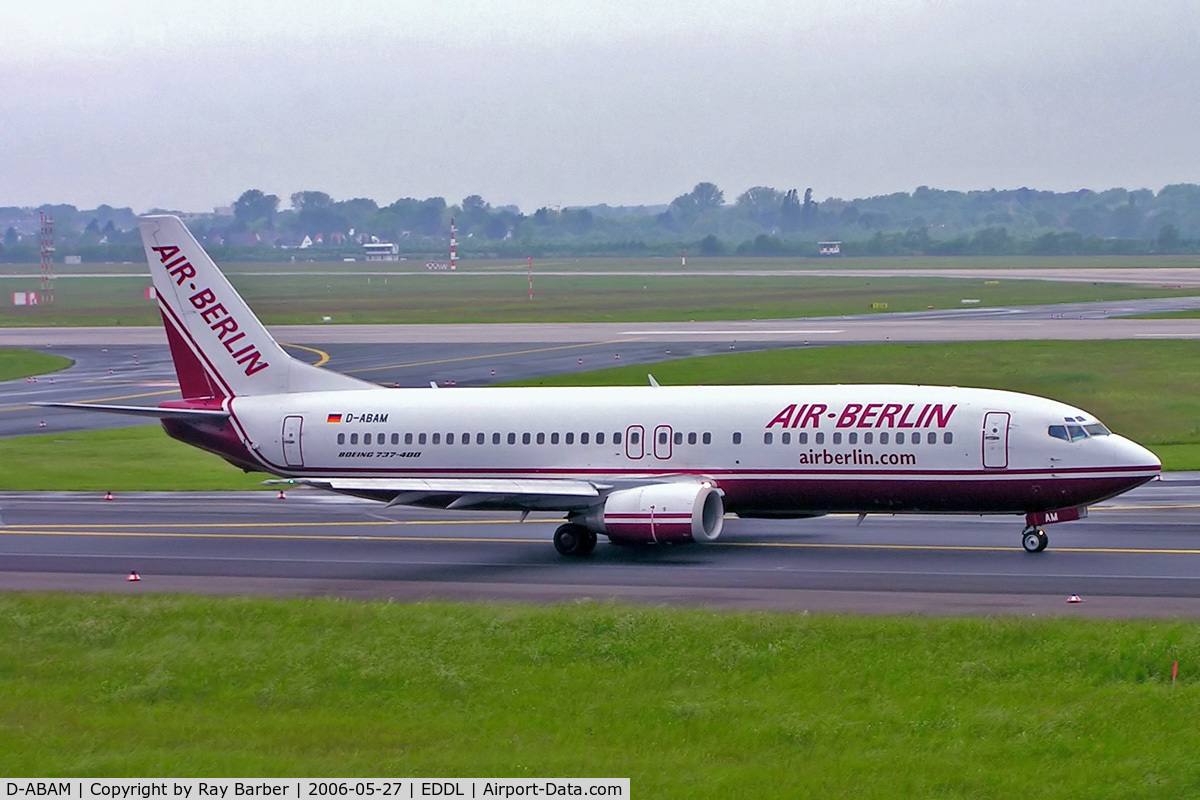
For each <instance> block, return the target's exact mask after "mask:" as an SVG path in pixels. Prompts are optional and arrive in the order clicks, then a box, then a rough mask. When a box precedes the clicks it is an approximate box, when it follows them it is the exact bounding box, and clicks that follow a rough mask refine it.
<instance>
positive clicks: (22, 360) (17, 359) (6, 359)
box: [0, 347, 71, 381]
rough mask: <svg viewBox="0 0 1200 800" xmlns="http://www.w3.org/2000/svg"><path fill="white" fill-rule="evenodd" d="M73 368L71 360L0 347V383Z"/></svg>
mask: <svg viewBox="0 0 1200 800" xmlns="http://www.w3.org/2000/svg"><path fill="white" fill-rule="evenodd" d="M69 366H71V360H70V359H67V358H63V357H62V356H54V355H50V354H49V353H36V352H34V351H32V350H22V349H19V348H12V347H0V381H11V380H16V379H17V378H28V377H29V376H31V375H45V374H46V373H48V372H58V371H59V370H60V369H66V368H67V367H69Z"/></svg>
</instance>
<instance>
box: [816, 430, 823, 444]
mask: <svg viewBox="0 0 1200 800" xmlns="http://www.w3.org/2000/svg"><path fill="white" fill-rule="evenodd" d="M813 441H815V442H816V443H817V444H825V434H824V433H818V434H817V435H816V436H814V437H813Z"/></svg>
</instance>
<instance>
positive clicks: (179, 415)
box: [30, 403, 229, 419]
mask: <svg viewBox="0 0 1200 800" xmlns="http://www.w3.org/2000/svg"><path fill="white" fill-rule="evenodd" d="M30 405H33V406H43V407H45V408H71V409H75V410H76V411H103V412H104V413H106V414H128V415H130V416H135V417H157V418H158V419H228V418H229V412H228V411H222V410H221V409H219V408H215V409H209V408H160V407H159V406H113V405H103V404H101V403H30Z"/></svg>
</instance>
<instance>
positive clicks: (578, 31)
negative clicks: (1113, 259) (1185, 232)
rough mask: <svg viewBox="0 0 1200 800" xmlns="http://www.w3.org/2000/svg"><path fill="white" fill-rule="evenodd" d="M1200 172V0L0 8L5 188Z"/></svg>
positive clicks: (93, 197)
mask: <svg viewBox="0 0 1200 800" xmlns="http://www.w3.org/2000/svg"><path fill="white" fill-rule="evenodd" d="M700 181H712V182H714V183H716V184H717V185H718V186H720V187H721V188H722V189H723V190H724V191H725V196H726V200H727V201H729V202H732V201H733V200H734V199H735V198H736V196H737V195H738V194H740V193H741V192H742V191H744V190H745V189H747V188H749V187H751V186H756V185H766V186H773V187H775V188H777V189H780V190H786V189H790V188H792V187H797V188H799V189H800V190H801V191H803V189H804V188H805V187H809V186H811V187H813V193H814V195H815V196H816V197H817V198H818V199H823V198H826V197H831V196H833V197H843V198H847V199H848V198H851V197H862V196H868V195H875V194H885V193H888V192H894V191H911V190H912V189H914V188H915V187H917V186H920V185H928V186H932V187H936V188H944V189H962V190H970V189H988V188H1016V187H1020V186H1030V187H1033V188H1038V189H1050V190H1055V191H1069V190H1074V189H1079V188H1084V187H1086V188H1092V189H1104V188H1110V187H1114V186H1123V187H1126V188H1131V189H1132V188H1140V187H1146V188H1150V189H1153V190H1155V191H1157V190H1158V189H1160V188H1162V187H1163V186H1164V185H1167V184H1170V183H1183V182H1189V183H1200V0H1155V1H1154V2H1152V3H1151V2H1148V3H1134V2H1128V0H1121V1H1119V2H1118V1H1116V0H1057V2H1047V0H995V2H987V1H986V0H978V1H977V2H970V1H969V0H943V1H942V2H934V1H933V0H929V1H923V0H909V1H908V2H893V1H892V0H873V1H871V2H868V0H791V2H787V1H785V2H775V1H774V0H728V1H726V0H653V1H651V2H647V0H595V1H594V2H572V1H571V0H558V1H557V2H554V1H550V2H536V1H534V0H480V1H479V2H456V1H455V0H443V1H442V2H437V1H436V0H434V1H430V2H426V0H394V1H389V0H380V1H379V2H356V1H354V0H347V1H344V2H339V3H336V4H334V3H328V2H311V1H310V0H286V2H251V1H250V0H234V1H233V2H227V1H226V0H205V1H204V2H96V1H93V2H66V1H65V0H55V1H54V2H41V3H36V2H32V1H31V0H25V1H24V2H20V1H19V0H6V1H5V2H3V3H0V205H22V206H31V205H37V204H40V203H46V202H56V203H72V204H74V205H76V206H79V207H81V208H92V207H94V206H96V205H97V204H100V203H108V204H110V205H114V206H132V207H133V208H134V210H135V211H139V212H142V211H146V210H149V209H150V208H152V207H162V208H171V209H179V210H184V211H208V210H211V209H212V207H213V206H216V205H228V204H230V203H232V201H233V200H234V199H236V198H237V196H238V195H239V194H241V192H243V191H244V190H246V189H250V188H257V189H261V190H263V191H265V192H267V193H273V194H277V195H279V196H280V197H281V198H283V207H287V206H288V205H289V201H288V197H289V195H290V194H291V193H292V192H295V191H299V190H303V189H314V190H321V191H325V192H328V193H329V194H331V195H333V197H334V198H335V199H339V200H343V199H349V198H352V197H370V198H372V199H374V200H376V201H377V202H379V203H380V204H381V205H386V204H388V203H391V202H392V201H394V200H396V199H397V198H400V197H406V196H412V197H418V198H423V197H427V196H431V195H440V196H443V197H445V198H446V199H447V201H449V202H451V203H455V202H458V201H460V200H461V199H462V198H463V197H464V196H466V195H469V194H480V195H482V196H483V197H484V199H485V200H487V201H489V202H490V203H492V204H493V205H504V204H509V203H512V204H516V205H519V206H520V207H521V209H522V210H523V211H525V212H526V213H531V212H532V211H534V210H536V209H537V208H538V207H540V206H543V205H549V206H556V205H586V204H594V203H602V202H604V203H609V204H611V205H627V204H643V203H645V204H653V203H666V202H670V201H671V199H672V198H674V197H675V196H677V195H679V194H683V193H685V192H687V191H690V190H691V188H692V187H693V186H694V185H695V184H696V183H698V182H700Z"/></svg>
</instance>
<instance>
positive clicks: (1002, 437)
mask: <svg viewBox="0 0 1200 800" xmlns="http://www.w3.org/2000/svg"><path fill="white" fill-rule="evenodd" d="M1008 420H1009V414H1008V412H1007V411H989V412H987V413H986V414H984V415H983V466H984V467H986V468H987V469H1007V468H1008Z"/></svg>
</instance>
